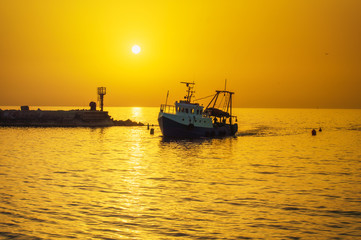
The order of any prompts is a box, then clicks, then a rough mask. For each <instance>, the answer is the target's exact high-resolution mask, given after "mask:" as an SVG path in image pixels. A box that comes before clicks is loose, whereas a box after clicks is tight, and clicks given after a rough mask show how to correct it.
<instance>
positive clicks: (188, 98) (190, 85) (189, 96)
mask: <svg viewBox="0 0 361 240" xmlns="http://www.w3.org/2000/svg"><path fill="white" fill-rule="evenodd" d="M181 83H183V84H185V85H186V86H187V88H188V89H187V96H184V99H186V101H187V102H189V103H190V102H191V99H192V96H193V93H194V91H193V88H194V82H181Z"/></svg>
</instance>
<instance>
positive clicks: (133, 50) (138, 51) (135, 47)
mask: <svg viewBox="0 0 361 240" xmlns="http://www.w3.org/2000/svg"><path fill="white" fill-rule="evenodd" d="M132 52H133V53H134V54H138V53H140V47H139V46H138V45H134V46H133V47H132Z"/></svg>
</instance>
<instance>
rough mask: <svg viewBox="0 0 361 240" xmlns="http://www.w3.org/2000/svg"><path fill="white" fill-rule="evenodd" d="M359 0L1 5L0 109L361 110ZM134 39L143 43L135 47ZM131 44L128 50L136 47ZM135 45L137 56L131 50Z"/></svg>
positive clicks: (360, 20)
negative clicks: (216, 105) (101, 105)
mask: <svg viewBox="0 0 361 240" xmlns="http://www.w3.org/2000/svg"><path fill="white" fill-rule="evenodd" d="M360 12H361V1H356V0H354V1H353V0H345V1H340V0H328V1H325V0H323V1H310V0H302V1H301V0H295V1H286V0H275V1H252V0H242V1H225V2H219V1H195V2H193V1H182V2H172V1H151V2H150V1H102V2H100V1H45V0H35V1H1V2H0V31H1V38H0V48H1V49H0V52H1V54H0V64H1V70H0V79H1V90H0V105H36V106H39V105H40V106H51V105H53V106H87V105H88V104H89V102H90V101H94V100H96V97H97V96H96V88H97V87H100V86H105V87H107V95H106V99H105V104H106V106H159V105H160V104H161V103H164V101H165V97H166V94H167V90H169V91H170V96H169V100H168V103H173V102H174V101H175V100H179V99H180V98H182V97H183V95H184V90H185V88H184V86H183V85H181V84H179V82H182V81H187V82H193V81H194V82H195V83H196V87H195V90H196V98H201V97H204V96H208V95H210V94H212V93H213V92H214V90H216V89H223V88H224V79H227V89H228V90H231V91H234V92H235V93H236V95H235V96H234V106H235V107H305V108H308V107H311V108H313V107H319V108H361V97H360V92H361V67H360V66H361V45H360V42H361V17H360V14H359V13H360ZM134 46H139V48H137V50H136V51H134V48H133V47H134ZM132 49H133V50H132ZM138 50H139V51H138Z"/></svg>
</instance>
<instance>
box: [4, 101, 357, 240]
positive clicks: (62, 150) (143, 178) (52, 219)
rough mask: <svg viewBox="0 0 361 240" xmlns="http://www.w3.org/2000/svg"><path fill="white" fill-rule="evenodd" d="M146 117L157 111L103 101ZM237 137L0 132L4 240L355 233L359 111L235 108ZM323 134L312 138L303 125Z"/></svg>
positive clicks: (130, 131)
mask: <svg viewBox="0 0 361 240" xmlns="http://www.w3.org/2000/svg"><path fill="white" fill-rule="evenodd" d="M106 110H109V111H110V114H111V115H112V116H113V117H114V118H116V119H124V120H125V119H127V118H125V117H124V116H126V117H128V118H129V117H130V118H133V117H135V116H136V117H137V119H131V120H136V121H142V122H149V123H150V124H156V118H157V112H158V110H159V108H107V109H106ZM235 113H236V114H237V115H238V119H239V124H240V132H239V134H238V135H237V136H236V137H231V138H224V139H205V140H194V141H187V140H182V141H173V140H167V139H163V138H162V137H161V133H160V131H159V128H158V127H157V126H154V128H155V134H154V135H151V134H150V133H149V131H148V130H147V127H146V126H144V127H111V128H0V181H1V183H2V184H1V186H0V199H1V201H0V219H1V221H0V229H1V236H2V237H3V238H4V239H11V238H15V239H16V238H23V239H31V238H34V239H35V238H36V239H70V238H78V239H201V238H203V239H220V238H225V239H236V238H255V239H260V238H261V239H287V238H305V239H312V238H317V239H331V238H351V239H352V238H357V237H358V236H359V235H360V234H361V232H360V229H359V226H360V222H361V212H360V208H361V194H360V191H359V188H358V187H357V186H360V184H361V175H360V170H361V161H360V159H361V152H360V149H359V146H360V144H361V125H360V122H361V121H360V120H361V112H360V110H324V109H319V110H317V109H236V110H235ZM319 126H322V128H323V132H318V133H317V136H311V130H312V128H316V127H319Z"/></svg>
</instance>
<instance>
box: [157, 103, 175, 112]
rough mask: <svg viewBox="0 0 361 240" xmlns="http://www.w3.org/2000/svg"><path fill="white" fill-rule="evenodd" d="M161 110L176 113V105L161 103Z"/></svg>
mask: <svg viewBox="0 0 361 240" xmlns="http://www.w3.org/2000/svg"><path fill="white" fill-rule="evenodd" d="M160 111H161V112H164V113H172V114H175V113H176V111H175V106H174V105H166V104H162V105H160Z"/></svg>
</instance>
